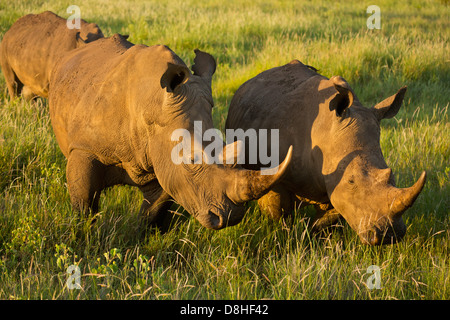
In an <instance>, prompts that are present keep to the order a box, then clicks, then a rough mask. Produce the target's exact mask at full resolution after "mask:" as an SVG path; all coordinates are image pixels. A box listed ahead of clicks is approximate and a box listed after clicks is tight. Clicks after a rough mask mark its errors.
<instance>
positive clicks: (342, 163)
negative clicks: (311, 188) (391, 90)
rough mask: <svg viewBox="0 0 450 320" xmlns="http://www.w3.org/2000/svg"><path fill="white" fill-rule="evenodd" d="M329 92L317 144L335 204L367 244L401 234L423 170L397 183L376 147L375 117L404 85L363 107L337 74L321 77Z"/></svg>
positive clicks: (397, 99) (396, 103) (388, 108)
mask: <svg viewBox="0 0 450 320" xmlns="http://www.w3.org/2000/svg"><path fill="white" fill-rule="evenodd" d="M325 82H327V83H325V84H324V85H325V87H326V88H327V90H331V92H334V93H333V94H331V98H330V99H329V100H327V101H326V102H325V103H324V104H323V106H324V107H323V108H322V109H321V111H320V112H323V113H324V114H327V115H328V116H327V117H326V119H327V122H328V124H327V128H328V129H327V130H325V132H324V133H322V136H323V139H326V143H321V144H320V149H321V153H322V154H321V156H322V157H323V167H322V173H323V174H324V178H325V179H324V182H325V185H326V190H327V193H328V196H329V198H330V200H331V203H332V205H333V206H334V207H335V209H336V210H337V211H338V212H339V213H340V214H341V215H342V216H343V217H344V218H345V220H346V221H347V222H348V223H349V224H350V226H351V227H352V228H353V229H354V230H355V231H356V232H357V233H358V235H359V236H360V238H361V240H362V241H363V242H364V243H368V244H371V245H378V244H386V243H393V242H396V241H397V240H399V239H401V238H402V237H403V236H404V234H405V232H406V227H405V224H404V222H403V220H402V214H403V213H404V212H405V210H406V209H407V208H409V207H410V206H412V204H413V203H414V201H415V200H416V198H417V196H418V195H419V193H420V192H421V190H422V188H423V186H424V183H425V178H426V173H425V172H423V173H422V174H421V176H420V178H419V179H418V181H417V182H416V183H415V184H414V185H413V186H412V187H410V188H403V189H400V188H396V186H395V183H394V179H393V175H392V171H391V169H390V168H388V166H387V164H386V162H385V160H384V157H383V154H382V152H381V148H380V121H381V120H382V119H386V118H392V117H394V116H395V115H396V114H397V112H398V110H399V109H400V107H401V104H402V101H403V97H404V95H405V92H406V87H403V88H401V89H400V90H399V91H398V92H397V93H396V94H395V95H393V96H391V97H389V98H387V99H385V100H384V101H382V102H380V103H378V104H377V105H375V106H374V107H373V108H365V107H363V106H362V105H361V103H360V102H359V101H358V99H357V98H356V96H355V95H354V93H353V92H352V90H351V88H350V86H349V85H348V83H347V82H346V81H345V80H344V79H343V78H341V77H332V78H331V79H330V80H328V81H325Z"/></svg>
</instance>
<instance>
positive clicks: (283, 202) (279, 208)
mask: <svg viewBox="0 0 450 320" xmlns="http://www.w3.org/2000/svg"><path fill="white" fill-rule="evenodd" d="M258 205H259V207H260V209H261V211H262V212H264V213H265V214H267V215H269V217H271V218H272V219H274V220H278V219H280V218H282V217H285V216H288V215H289V214H291V213H292V211H293V210H294V208H295V196H294V194H293V193H291V192H290V191H288V190H287V189H286V188H284V187H283V186H280V185H278V186H275V187H274V188H273V189H272V190H271V191H269V192H268V193H266V194H265V195H264V196H262V197H261V198H260V199H259V200H258Z"/></svg>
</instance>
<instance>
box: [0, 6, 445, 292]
mask: <svg viewBox="0 0 450 320" xmlns="http://www.w3.org/2000/svg"><path fill="white" fill-rule="evenodd" d="M70 4H77V5H78V6H80V8H81V13H82V18H84V19H86V20H88V21H95V22H97V23H98V24H99V25H100V27H101V28H102V30H103V31H104V33H105V34H106V35H107V36H110V35H112V34H113V33H116V32H119V33H122V34H129V35H130V38H129V40H130V41H132V42H134V43H144V44H147V45H152V44H157V43H162V44H166V45H168V46H169V47H170V48H171V49H173V50H174V51H175V52H176V53H177V54H178V55H179V56H180V57H181V58H182V59H183V60H184V61H185V62H186V64H187V65H188V66H190V65H192V62H193V58H194V52H193V50H194V49H195V48H200V49H201V50H204V51H207V52H210V53H212V54H213V55H214V56H215V58H216V60H217V63H218V67H217V71H216V74H215V75H214V78H213V97H214V100H215V105H216V106H215V108H214V109H213V117H214V121H215V125H216V126H217V127H219V128H220V129H223V128H224V124H225V120H226V115H227V109H228V105H229V103H230V101H231V98H232V96H233V94H234V92H235V90H236V89H237V88H238V87H239V86H240V85H241V84H242V83H243V82H245V81H246V80H248V79H249V78H251V77H253V76H255V75H257V74H258V73H260V72H261V71H263V70H265V69H268V68H271V67H276V66H279V65H282V64H285V63H288V62H289V61H291V60H292V59H299V60H301V61H303V62H304V63H306V64H309V65H312V66H314V67H316V68H318V69H319V71H320V72H321V73H322V74H323V75H325V76H327V77H331V76H333V75H341V76H343V77H344V78H346V79H347V80H348V81H349V83H350V85H351V86H352V87H353V89H354V91H355V93H356V95H357V96H358V98H359V100H360V101H362V102H363V104H365V105H366V106H368V107H370V106H373V105H374V104H375V103H376V102H378V101H380V100H382V99H384V98H386V97H388V96H390V95H392V94H394V93H395V92H396V91H397V90H398V89H399V88H400V87H401V86H403V85H407V86H408V92H407V94H406V97H405V101H404V105H403V107H402V109H401V111H400V112H399V114H398V115H397V116H396V117H395V118H394V119H391V120H386V121H384V122H382V128H381V147H382V150H383V154H384V156H385V158H386V162H387V163H388V165H389V166H390V167H392V169H393V172H394V177H395V179H396V182H397V185H398V186H399V187H407V186H410V185H412V184H413V183H414V181H415V180H416V179H417V178H418V176H419V175H420V173H421V171H422V170H426V171H427V174H428V178H427V183H426V185H425V188H424V190H423V192H422V194H421V195H420V196H419V198H418V200H417V201H416V203H415V205H414V206H413V207H412V208H411V209H409V210H408V212H407V213H405V215H404V217H405V221H406V225H407V227H408V231H407V234H406V236H405V238H404V239H403V241H402V242H400V243H398V244H395V245H391V246H384V247H368V246H365V245H362V244H361V242H360V241H359V239H358V237H357V236H356V234H355V233H354V232H353V231H352V230H351V228H350V227H349V226H347V225H346V224H345V222H343V223H342V225H341V226H340V227H337V228H334V229H333V230H332V232H329V233H326V234H324V235H321V236H320V237H313V236H311V235H310V234H309V232H308V229H307V227H306V226H307V223H308V219H309V217H310V216H311V215H312V210H311V208H306V209H305V210H303V211H302V212H296V213H295V215H294V217H293V218H292V219H291V220H288V221H285V222H273V221H270V220H269V219H268V218H267V217H265V216H262V215H261V214H260V212H259V209H258V207H257V205H256V204H254V203H252V204H250V205H249V207H248V212H247V214H246V216H245V218H244V220H243V221H242V222H241V223H240V224H238V225H237V226H234V227H230V228H227V229H224V230H221V231H214V230H206V229H205V228H203V227H201V226H200V224H199V223H198V222H197V221H196V220H195V219H194V218H191V217H188V216H187V215H186V214H185V213H184V211H183V210H182V208H179V206H178V205H176V204H174V205H173V207H172V209H173V210H174V213H173V216H174V217H173V219H172V220H171V221H170V219H169V221H168V222H169V223H171V228H170V229H169V231H168V232H166V233H164V234H162V233H160V232H159V231H157V230H152V231H150V232H148V233H147V234H141V233H139V230H140V228H139V227H140V223H139V219H138V217H137V212H138V210H139V206H140V202H141V201H142V195H141V194H140V192H139V191H138V190H136V189H133V188H129V187H116V188H113V189H110V190H108V191H106V192H105V193H104V195H103V196H102V198H101V203H100V208H101V212H100V213H99V214H98V215H97V216H96V217H82V216H79V215H78V214H77V213H76V212H74V211H72V208H71V206H70V202H69V195H68V192H67V187H66V179H65V166H66V160H65V159H64V156H63V155H62V154H61V152H60V150H59V148H58V145H57V143H56V140H55V137H54V134H53V131H52V128H51V124H50V118H49V115H48V105H47V103H46V101H45V100H39V101H38V102H37V103H27V102H25V101H22V100H21V99H18V100H16V101H9V98H8V96H7V94H6V86H5V83H4V80H3V77H2V76H0V105H1V107H0V298H5V299H85V298H89V299H97V298H100V299H263V298H269V299H449V297H450V288H449V283H450V281H449V279H450V277H449V276H450V275H449V270H450V263H449V259H448V257H449V247H450V240H449V239H450V234H449V230H450V222H449V212H450V203H449V198H450V197H449V196H450V187H449V186H450V181H449V180H450V178H449V174H450V165H449V163H450V159H449V157H450V150H449V137H450V126H449V119H448V108H449V100H450V99H449V98H450V92H449V88H448V84H449V83H450V79H449V74H450V70H449V61H450V56H449V52H450V50H449V45H448V30H449V28H450V26H449V21H448V16H449V7H448V5H444V4H442V2H439V1H414V2H413V3H411V4H408V5H402V6H398V5H397V3H396V2H394V1H391V0H385V1H378V4H377V5H379V6H380V8H381V18H382V22H381V30H368V29H367V27H366V19H367V17H368V15H367V14H366V7H365V5H364V4H363V3H359V2H357V1H353V2H345V3H340V2H336V3H330V2H328V1H314V2H306V1H304V2H303V1H277V2H266V1H253V2H242V1H227V2H224V3H222V2H219V1H217V0H210V1H202V2H198V1H172V2H170V3H169V2H160V1H122V2H116V1H107V0H101V1H97V2H95V4H94V3H93V2H91V1H77V2H76V3H73V1H62V0H52V1H47V2H41V1H36V0H30V1H13V2H8V3H6V2H5V3H3V2H2V4H0V38H1V37H2V36H3V34H4V33H5V32H6V30H8V28H9V27H10V26H11V24H12V23H13V22H14V21H15V20H16V19H17V18H19V17H20V16H23V15H25V14H27V13H30V12H34V13H38V12H42V11H44V10H52V11H54V12H56V13H57V14H59V15H61V16H64V17H67V16H68V15H69V14H68V13H66V11H65V10H66V8H67V7H68V6H69V5H70ZM94 218H95V220H96V221H95V223H92V220H93V219H94ZM71 264H76V265H78V266H79V268H80V270H81V274H82V276H81V285H82V288H83V289H82V290H68V289H67V286H66V280H67V277H68V274H67V273H66V270H67V267H68V266H69V265H71ZM370 265H377V266H379V267H380V270H381V286H382V289H381V290H369V289H368V288H367V284H366V281H367V278H368V277H369V275H368V274H367V273H366V272H367V268H368V267H369V266H370Z"/></svg>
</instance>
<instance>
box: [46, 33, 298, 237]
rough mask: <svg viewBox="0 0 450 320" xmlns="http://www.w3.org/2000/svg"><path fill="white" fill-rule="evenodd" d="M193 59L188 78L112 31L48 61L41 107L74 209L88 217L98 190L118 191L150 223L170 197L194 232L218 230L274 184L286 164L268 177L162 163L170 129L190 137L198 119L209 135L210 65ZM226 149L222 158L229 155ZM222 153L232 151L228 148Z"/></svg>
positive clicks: (179, 65) (162, 50)
mask: <svg viewBox="0 0 450 320" xmlns="http://www.w3.org/2000/svg"><path fill="white" fill-rule="evenodd" d="M194 62H195V65H194V66H193V67H192V70H193V72H194V73H193V74H192V73H191V71H190V70H189V69H188V68H187V66H186V65H185V64H184V62H183V61H182V60H181V59H180V58H179V57H178V56H177V55H176V54H175V53H174V52H173V51H171V50H170V49H169V48H168V47H166V46H162V45H157V46H151V47H147V46H145V45H133V44H132V43H130V42H128V41H127V40H126V39H125V38H124V37H123V36H121V35H118V34H116V35H114V36H112V37H110V38H104V39H99V40H97V41H95V42H92V43H89V44H87V45H85V46H84V47H82V48H79V49H76V50H73V51H72V52H70V53H68V54H67V55H66V56H65V57H64V58H63V59H62V60H61V61H60V62H59V63H58V65H57V66H56V67H55V69H54V71H53V73H52V76H51V82H50V87H51V90H50V94H49V108H50V116H51V121H52V126H53V129H54V132H55V135H56V138H57V140H58V143H59V146H60V148H61V150H62V152H63V153H64V155H65V156H66V158H67V160H68V162H67V172H66V175H67V183H68V187H69V193H70V197H71V202H72V205H73V207H74V208H76V209H78V210H80V211H83V212H97V211H98V201H99V196H100V193H101V191H102V190H103V189H105V188H108V187H110V186H113V185H120V184H126V185H131V186H135V187H138V188H139V189H140V190H141V191H142V193H143V196H144V201H143V203H142V206H141V210H140V214H141V215H142V216H143V218H145V220H147V222H148V223H150V224H152V223H157V222H158V220H159V219H160V218H161V216H163V215H164V214H165V213H166V212H167V210H168V209H169V208H170V205H171V204H172V201H171V200H172V199H174V200H175V201H176V202H178V203H179V204H181V205H182V206H183V207H184V208H185V209H186V210H187V211H188V212H189V213H190V214H191V215H193V216H195V217H196V218H197V220H199V221H200V223H201V224H202V225H203V226H205V227H207V228H212V229H221V228H224V227H226V226H231V225H234V224H236V223H238V222H239V221H241V219H242V217H243V215H244V212H245V208H244V206H243V203H244V202H245V201H248V200H251V199H256V198H258V197H260V196H262V195H263V194H264V193H266V192H267V191H268V190H269V189H270V188H271V187H272V186H273V185H274V184H275V183H276V182H277V181H279V180H280V179H281V177H282V175H283V174H284V173H285V171H286V168H287V165H288V164H289V161H290V158H288V159H286V160H285V161H284V162H283V163H282V164H281V165H280V166H279V170H278V173H277V174H274V175H272V176H262V175H260V174H259V172H254V171H251V170H244V169H236V168H233V167H232V166H225V165H219V164H206V163H204V162H203V163H202V164H193V163H188V164H184V163H182V164H175V163H174V162H173V161H172V158H171V153H172V150H173V149H174V147H175V146H176V145H177V144H178V141H172V140H171V136H172V133H173V132H174V131H175V130H177V129H186V130H188V131H189V132H190V133H192V134H193V131H194V121H202V125H203V129H204V130H207V129H211V128H213V122H212V116H211V111H212V107H213V99H212V95H211V78H212V75H213V74H214V72H215V69H216V63H215V61H214V58H213V57H212V56H210V55H209V54H207V53H204V52H201V51H199V50H196V57H195V59H194ZM203 147H204V146H203V145H202V146H200V149H201V150H203ZM226 147H227V146H225V144H224V149H223V151H222V152H223V154H231V155H232V156H233V157H234V153H233V152H227V149H226ZM228 147H232V148H233V149H234V144H230V145H228ZM233 149H232V150H233ZM193 150H194V148H193ZM198 156H200V157H201V156H202V155H197V154H192V158H191V159H195V157H198ZM233 159H234V158H233Z"/></svg>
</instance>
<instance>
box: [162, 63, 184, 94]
mask: <svg viewBox="0 0 450 320" xmlns="http://www.w3.org/2000/svg"><path fill="white" fill-rule="evenodd" d="M189 76H190V71H189V69H188V68H187V67H185V66H183V65H179V64H173V63H167V70H166V72H164V74H163V75H162V77H161V87H162V88H165V89H166V90H167V92H174V91H175V89H176V88H177V87H179V86H180V85H182V84H184V83H186V82H187V81H188V80H189Z"/></svg>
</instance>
